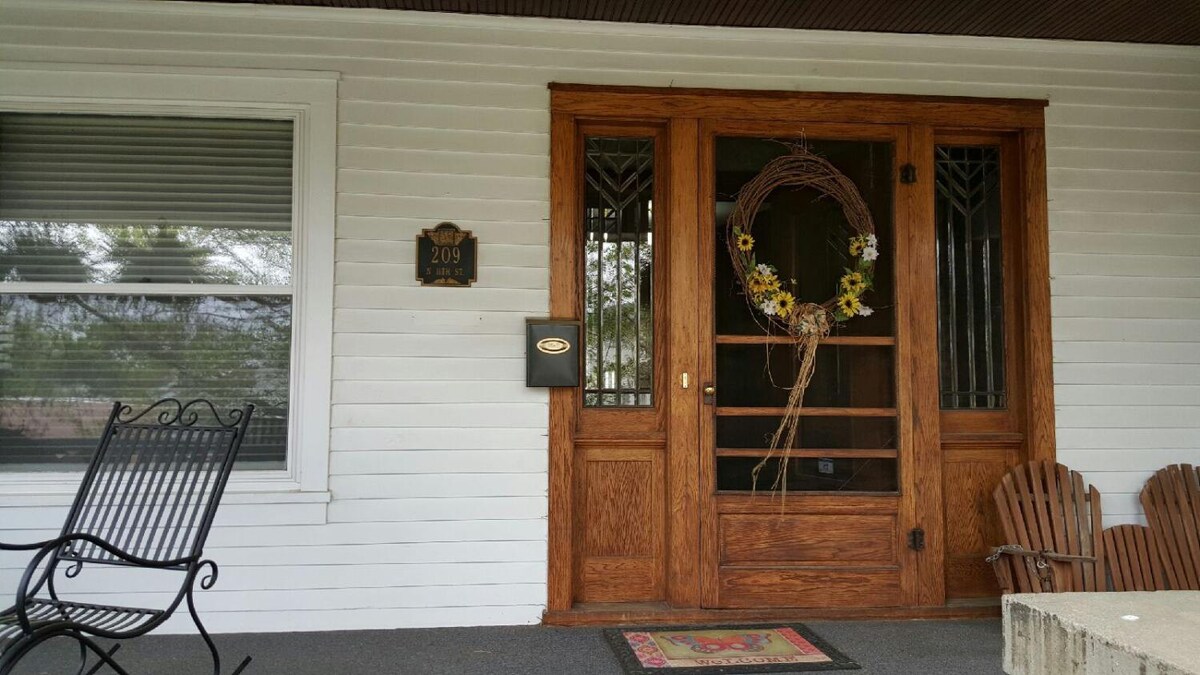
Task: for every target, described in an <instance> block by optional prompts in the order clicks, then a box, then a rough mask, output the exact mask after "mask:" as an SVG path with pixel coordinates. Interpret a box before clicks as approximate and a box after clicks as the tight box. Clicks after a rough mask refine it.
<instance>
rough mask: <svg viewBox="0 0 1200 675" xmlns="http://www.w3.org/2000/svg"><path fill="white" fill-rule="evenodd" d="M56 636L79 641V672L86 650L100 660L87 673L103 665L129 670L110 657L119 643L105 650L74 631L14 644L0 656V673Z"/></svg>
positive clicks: (122, 671) (122, 672)
mask: <svg viewBox="0 0 1200 675" xmlns="http://www.w3.org/2000/svg"><path fill="white" fill-rule="evenodd" d="M56 637H69V638H71V639H73V640H75V641H76V642H78V643H79V646H80V647H79V649H80V655H81V657H82V660H83V663H81V664H80V666H79V671H80V672H83V666H85V665H86V664H87V661H86V657H87V651H88V650H90V651H92V652H93V653H94V654H95V655H96V656H98V657H99V658H100V662H99V663H97V664H96V665H95V666H92V669H91V670H89V671H88V672H87V675H94V673H95V672H96V671H98V670H99V669H100V668H101V667H103V666H108V667H109V668H112V669H113V670H114V671H116V673H117V675H129V671H127V670H125V669H124V668H122V667H121V665H120V664H118V663H117V662H116V661H114V660H113V658H112V655H113V654H114V653H116V651H117V649H119V648H120V645H116V646H114V647H113V648H112V649H110V650H108V651H107V652H106V651H104V650H103V649H101V648H100V645H98V644H96V642H95V641H93V640H91V639H90V638H88V637H86V636H85V635H83V634H82V633H78V632H74V631H70V632H66V633H48V634H45V635H37V636H35V637H33V638H31V639H30V640H29V641H28V642H26V643H24V644H21V645H17V646H14V647H13V648H12V649H10V650H9V652H8V653H7V654H5V655H4V657H2V658H0V675H9V674H10V673H12V669H13V668H15V667H16V666H17V664H18V663H20V662H21V661H22V660H23V659H24V658H25V657H26V656H27V655H28V654H29V653H30V652H32V651H33V650H34V648H35V647H37V646H38V645H40V644H42V643H43V642H45V641H47V640H49V639H51V638H56Z"/></svg>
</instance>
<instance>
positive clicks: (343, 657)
mask: <svg viewBox="0 0 1200 675" xmlns="http://www.w3.org/2000/svg"><path fill="white" fill-rule="evenodd" d="M806 623H807V625H808V626H809V627H811V628H812V629H813V630H814V631H816V632H817V633H818V634H819V635H821V636H822V637H824V638H826V639H827V640H829V641H830V642H831V643H832V644H833V645H834V646H835V647H837V648H838V649H840V650H841V651H843V652H844V653H846V654H847V655H849V656H850V657H851V658H853V659H854V660H856V661H858V662H859V663H861V664H862V666H863V669H862V670H859V671H846V672H848V673H855V672H857V673H870V674H871V675H876V674H879V675H882V674H885V673H886V674H891V673H895V674H896V675H901V674H903V675H912V674H913V673H922V674H928V675H935V674H938V673H945V674H954V675H959V674H963V673H971V674H972V675H988V674H991V673H1001V672H1002V670H1001V667H1000V663H1001V652H1002V649H1003V636H1002V634H1001V624H1000V620H999V619H979V620H966V621H813V622H806ZM216 639H217V644H218V646H220V647H221V652H222V656H223V657H224V660H225V664H224V665H225V670H226V672H229V670H230V669H231V668H232V666H235V665H237V663H238V662H239V661H240V660H241V658H242V657H243V656H244V655H246V654H250V655H252V656H254V663H253V664H251V666H250V668H248V669H247V671H246V675H275V674H284V673H286V674H288V675H328V674H329V673H337V674H338V675H356V674H358V673H395V674H402V675H409V674H412V675H442V674H446V675H450V674H453V675H503V674H508V673H512V674H514V675H518V674H519V675H620V674H621V668H620V666H618V665H617V661H616V658H615V657H614V656H613V655H612V652H611V651H610V649H609V647H608V645H607V644H606V643H605V642H604V638H603V636H602V635H601V633H600V630H599V629H596V628H544V627H540V626H504V627H488V628H436V629H407V630H379V631H353V632H328V633H260V634H235V635H218V636H216ZM76 654H77V652H76V651H75V648H74V647H73V646H71V645H69V644H66V643H65V641H64V642H63V643H62V644H58V645H49V644H48V645H46V646H45V648H44V649H43V650H42V652H41V653H40V654H38V655H37V656H36V657H34V656H31V657H30V658H29V659H27V660H26V661H25V662H24V663H23V664H22V666H21V667H20V668H18V670H17V672H16V673H14V675H26V674H29V675H32V674H34V673H38V674H45V675H61V673H64V672H74V667H73V664H77V663H78V662H77V661H76V660H75V657H76ZM117 655H118V657H119V658H120V661H121V663H122V664H123V665H125V666H126V668H128V669H129V671H130V673H131V674H132V675H139V674H147V675H150V674H157V675H161V674H163V673H170V674H171V675H193V674H194V675H210V674H211V673H212V666H211V665H210V662H209V659H208V653H207V651H206V650H205V649H204V647H203V643H202V642H201V641H200V638H199V637H198V636H182V635H181V636H175V635H171V636H164V637H146V638H142V639H140V640H134V641H131V642H129V643H127V644H126V645H125V646H124V647H123V648H122V649H121V651H120V652H118V654H117ZM101 672H102V673H104V674H105V675H110V674H111V671H109V670H107V669H105V670H103V671H101Z"/></svg>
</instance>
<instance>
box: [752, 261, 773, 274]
mask: <svg viewBox="0 0 1200 675" xmlns="http://www.w3.org/2000/svg"><path fill="white" fill-rule="evenodd" d="M754 269H756V270H758V273H759V274H761V275H763V276H766V275H768V274H770V273H771V266H770V265H767V264H765V263H759V264H758V266H757V267H755V268H754Z"/></svg>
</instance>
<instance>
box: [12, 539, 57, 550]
mask: <svg viewBox="0 0 1200 675" xmlns="http://www.w3.org/2000/svg"><path fill="white" fill-rule="evenodd" d="M47 543H49V542H46V541H39V542H36V543H33V544H6V543H4V542H2V541H0V551H36V550H38V549H39V548H41V547H43V546H45V545H46V544H47Z"/></svg>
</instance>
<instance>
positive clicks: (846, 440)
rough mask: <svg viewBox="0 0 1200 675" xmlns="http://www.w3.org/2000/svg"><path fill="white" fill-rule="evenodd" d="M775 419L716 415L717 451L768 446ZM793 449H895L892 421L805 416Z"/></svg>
mask: <svg viewBox="0 0 1200 675" xmlns="http://www.w3.org/2000/svg"><path fill="white" fill-rule="evenodd" d="M780 419H781V418H780V417H778V416H774V417H771V416H764V417H758V416H755V417H749V416H740V415H739V416H735V415H719V416H718V417H717V448H762V449H763V450H766V449H767V448H769V447H771V434H773V433H775V430H776V429H778V428H779V420H780ZM796 447H797V448H835V449H836V448H855V449H876V448H888V449H890V448H895V447H896V420H895V419H894V418H892V417H815V416H814V417H805V418H803V419H801V420H800V427H799V430H798V431H797V432H796Z"/></svg>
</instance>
